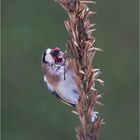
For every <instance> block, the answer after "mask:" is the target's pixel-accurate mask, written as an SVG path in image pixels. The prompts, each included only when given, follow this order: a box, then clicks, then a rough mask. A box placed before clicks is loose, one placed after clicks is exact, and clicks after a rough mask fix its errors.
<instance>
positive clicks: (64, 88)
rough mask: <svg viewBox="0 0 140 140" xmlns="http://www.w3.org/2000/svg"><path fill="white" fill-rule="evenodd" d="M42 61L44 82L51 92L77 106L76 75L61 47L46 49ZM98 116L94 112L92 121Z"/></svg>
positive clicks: (67, 102)
mask: <svg viewBox="0 0 140 140" xmlns="http://www.w3.org/2000/svg"><path fill="white" fill-rule="evenodd" d="M41 63H42V64H41V67H42V71H43V74H44V82H45V84H46V85H47V87H48V89H49V90H50V92H51V93H52V94H53V95H55V96H56V97H58V98H59V99H60V100H61V101H63V102H64V103H66V104H69V105H73V106H75V104H76V102H77V101H78V99H79V91H78V88H77V86H76V83H75V81H74V76H75V75H74V73H73V71H72V70H71V67H70V66H69V65H68V64H67V63H65V61H64V53H63V52H62V51H61V49H60V48H52V49H51V48H48V49H46V50H45V52H44V53H43V55H42V62H41ZM97 118H98V112H93V116H92V122H95V121H96V119H97Z"/></svg>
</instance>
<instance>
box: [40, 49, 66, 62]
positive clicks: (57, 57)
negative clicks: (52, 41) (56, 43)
mask: <svg viewBox="0 0 140 140" xmlns="http://www.w3.org/2000/svg"><path fill="white" fill-rule="evenodd" d="M63 56H64V53H63V52H62V51H61V49H60V48H57V47H56V48H52V49H51V48H48V49H46V50H45V52H44V53H43V56H42V62H43V63H50V64H52V63H62V62H63V61H64V58H63Z"/></svg>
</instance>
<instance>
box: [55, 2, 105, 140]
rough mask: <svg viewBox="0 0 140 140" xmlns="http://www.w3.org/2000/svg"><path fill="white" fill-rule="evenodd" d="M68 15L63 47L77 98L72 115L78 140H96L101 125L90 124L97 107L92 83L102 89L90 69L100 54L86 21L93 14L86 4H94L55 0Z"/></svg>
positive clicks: (92, 28) (99, 123) (101, 121)
mask: <svg viewBox="0 0 140 140" xmlns="http://www.w3.org/2000/svg"><path fill="white" fill-rule="evenodd" d="M56 1H57V2H58V3H59V4H60V5H61V6H62V7H63V8H64V9H65V10H66V11H67V13H68V15H69V19H68V20H66V21H64V24H65V27H66V29H67V31H68V33H69V40H68V43H67V45H66V52H67V53H69V54H71V55H70V56H71V59H70V61H69V60H68V63H69V65H70V66H71V68H72V70H73V71H74V73H75V75H76V76H75V82H76V84H77V87H78V90H79V93H80V98H79V101H78V102H77V104H76V111H77V112H76V114H78V116H79V119H80V122H81V125H80V126H79V127H77V128H76V133H77V134H76V137H77V139H78V140H96V139H97V136H98V132H99V128H100V127H101V125H102V124H103V120H102V119H100V117H99V118H98V119H97V121H96V122H95V123H93V122H92V121H91V118H92V116H93V110H94V107H95V105H96V104H101V103H100V102H99V101H98V99H99V97H100V95H99V94H98V91H97V89H96V88H95V82H96V81H98V82H99V83H101V85H103V81H102V80H101V79H97V78H98V76H99V75H100V73H101V72H100V70H99V69H96V68H94V66H93V64H92V62H93V59H94V56H95V54H96V52H97V51H102V50H101V49H99V48H95V47H94V43H95V38H94V37H93V36H92V32H93V31H95V29H94V25H95V24H92V23H91V22H90V20H89V17H90V16H91V15H94V14H95V13H96V12H92V11H90V10H89V8H88V6H87V4H95V2H93V1H91V0H56Z"/></svg>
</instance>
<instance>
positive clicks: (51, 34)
mask: <svg viewBox="0 0 140 140" xmlns="http://www.w3.org/2000/svg"><path fill="white" fill-rule="evenodd" d="M90 8H92V9H94V10H96V11H97V14H96V16H94V17H93V18H92V21H93V22H94V23H96V24H97V26H96V29H97V31H96V32H95V33H94V36H95V37H96V47H99V48H102V49H104V52H103V53H98V54H97V55H96V59H95V61H94V64H95V66H96V67H97V68H101V70H102V72H103V74H102V76H101V78H102V79H104V81H105V86H104V87H100V86H99V87H98V88H99V91H100V93H101V94H104V98H103V100H102V102H103V103H104V105H105V106H103V107H98V108H96V110H98V111H100V115H101V117H103V118H104V119H105V121H106V125H105V126H103V127H102V129H101V131H100V137H99V140H132V139H133V140H138V119H139V117H138V93H139V92H138V86H139V85H138V0H133V1H132V0H117V1H112V0H106V1H101V0H98V1H97V4H96V7H95V6H90ZM64 19H67V14H66V13H65V12H64V10H63V9H62V8H61V7H60V6H59V5H58V4H57V3H55V2H54V1H53V0H40V1H39V0H24V1H23V0H2V140H74V139H76V138H75V130H74V128H75V127H76V126H77V125H78V124H79V120H78V119H77V117H76V116H75V115H73V114H72V113H71V110H72V108H70V107H68V106H66V105H64V104H63V103H61V102H60V101H58V100H57V99H56V98H54V97H53V96H52V95H51V94H49V93H48V91H47V89H46V88H45V86H44V84H43V75H42V72H41V68H40V59H41V54H42V52H43V51H44V50H45V48H47V47H54V46H58V47H61V48H63V49H64V46H65V44H66V41H67V39H68V36H67V32H66V29H65V28H64V25H63V21H64Z"/></svg>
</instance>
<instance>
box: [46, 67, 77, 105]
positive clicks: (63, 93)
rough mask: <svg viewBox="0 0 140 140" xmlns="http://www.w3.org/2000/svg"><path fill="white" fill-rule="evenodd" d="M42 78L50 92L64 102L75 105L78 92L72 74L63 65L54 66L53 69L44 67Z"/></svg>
mask: <svg viewBox="0 0 140 140" xmlns="http://www.w3.org/2000/svg"><path fill="white" fill-rule="evenodd" d="M44 72H45V73H44V74H45V75H44V77H45V79H46V82H47V85H48V86H49V88H50V89H51V90H52V91H55V92H56V93H57V94H58V96H59V97H60V98H61V99H63V100H64V101H65V102H67V103H70V104H76V102H77V101H78V99H79V92H78V88H77V86H76V83H75V81H74V73H73V72H72V71H71V70H70V68H69V67H68V66H67V65H65V67H64V65H61V66H60V65H58V66H57V65H55V66H53V67H50V66H49V67H45V70H44Z"/></svg>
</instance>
